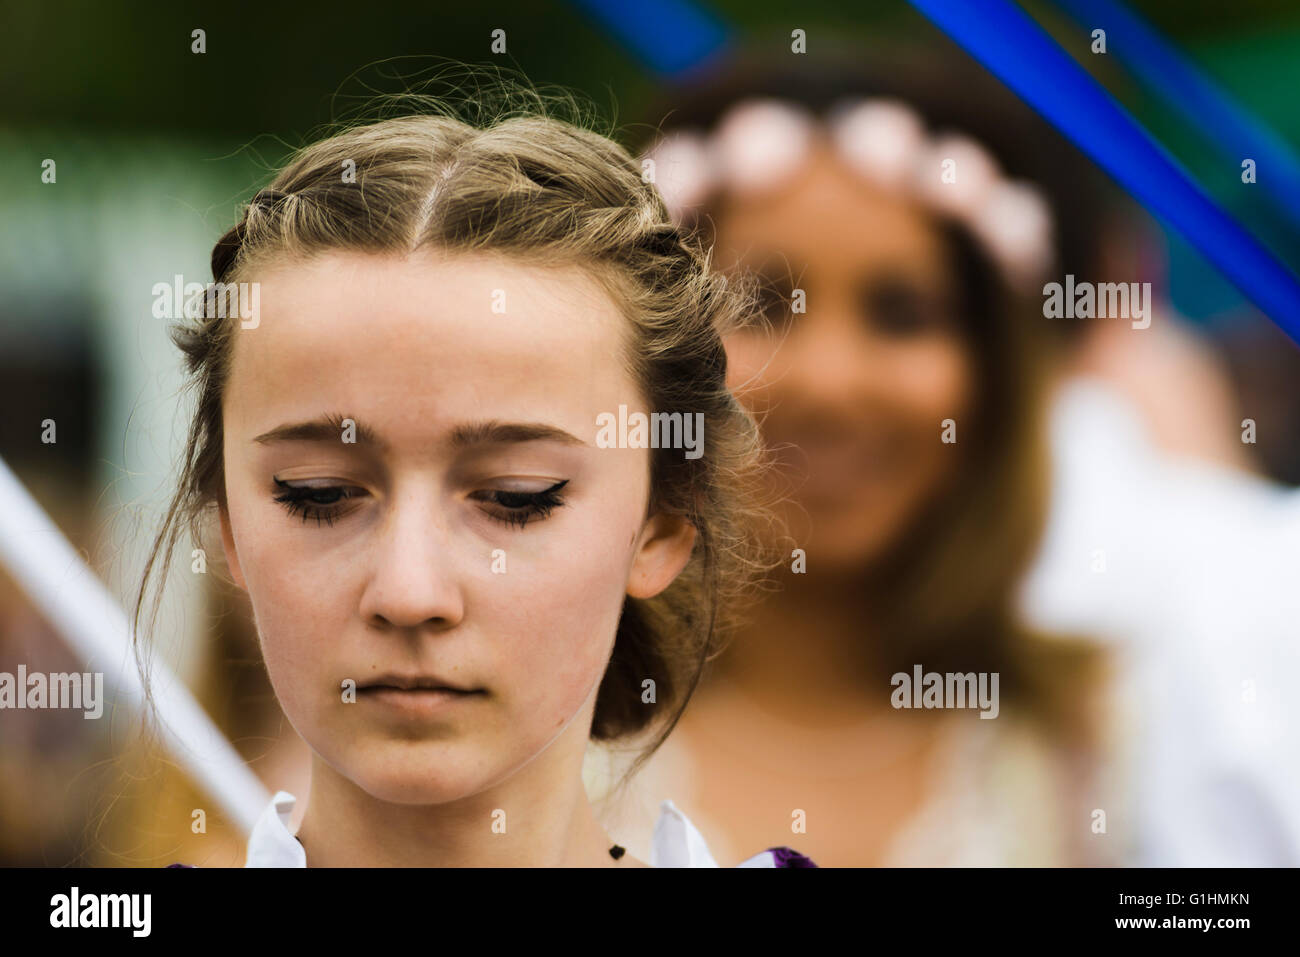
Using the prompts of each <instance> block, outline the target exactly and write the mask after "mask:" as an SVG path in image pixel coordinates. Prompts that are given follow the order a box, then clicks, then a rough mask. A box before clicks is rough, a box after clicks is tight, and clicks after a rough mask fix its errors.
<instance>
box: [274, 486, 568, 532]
mask: <svg viewBox="0 0 1300 957" xmlns="http://www.w3.org/2000/svg"><path fill="white" fill-rule="evenodd" d="M274 482H275V484H276V486H277V487H278V488H279V489H281V492H280V493H279V494H277V495H275V496H274V500H275V501H277V502H279V503H280V504H282V505H283V506H284V507H285V509H286V510H287V511H288V512H289V514H290V515H301V516H302V520H303V522H304V523H306V522H308V521H310V520H311V519H315V520H316V525H317V527H319V526H320V525H321V524H326V525H333V524H334V522H335V521H336V520H337V519H339V518H341V517H343V515H344V514H345V513H346V511H347V510H346V509H344V508H341V507H339V503H340V502H343V501H346V500H349V499H355V498H359V497H361V495H363V494H365V493H364V490H362V489H359V488H357V487H355V486H351V485H290V484H289V483H288V482H285V481H282V480H281V479H274ZM568 484H569V480H568V479H564V480H562V481H559V482H556V483H555V484H554V485H551V486H549V487H548V488H543V489H538V490H536V491H528V490H519V489H484V490H482V491H478V492H475V493H473V494H472V495H471V496H470V497H471V498H473V499H475V500H477V501H482V502H486V503H488V504H490V505H494V506H496V507H495V508H490V509H484V511H485V512H486V513H487V515H488V516H489V517H490V518H492V519H493V520H494V521H498V522H501V523H502V524H504V525H508V526H511V527H518V528H523V527H524V526H525V525H527V524H528V523H529V522H530V521H532V520H534V519H537V518H546V516H548V515H550V513H551V512H552V511H553V510H554V509H556V508H557V507H559V506H561V505H563V504H564V499H563V498H562V497H561V496H560V495H559V491H560V489H562V488H564V486H566V485H568Z"/></svg>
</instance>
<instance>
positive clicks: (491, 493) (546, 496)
mask: <svg viewBox="0 0 1300 957" xmlns="http://www.w3.org/2000/svg"><path fill="white" fill-rule="evenodd" d="M568 484H569V480H568V479H564V480H563V481H560V482H556V483H555V484H554V485H552V486H551V487H550V488H546V489H542V490H541V491H538V492H517V491H507V490H505V489H488V490H485V491H482V492H475V493H474V494H473V495H472V496H470V497H471V498H477V499H478V500H479V501H485V502H489V503H491V504H494V505H497V506H499V507H500V510H496V509H489V510H488V511H487V514H488V516H489V517H491V518H492V519H493V520H495V521H498V522H501V523H502V524H503V525H509V526H511V527H518V528H523V527H524V526H525V525H527V524H528V523H529V522H530V521H532V520H533V519H537V518H546V516H548V515H550V514H551V512H552V511H553V510H554V509H555V508H557V507H558V506H561V505H563V504H564V499H563V498H561V497H560V495H559V491H560V489H562V488H564V486H566V485H568Z"/></svg>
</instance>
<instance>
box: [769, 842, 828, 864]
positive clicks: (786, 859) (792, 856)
mask: <svg viewBox="0 0 1300 957" xmlns="http://www.w3.org/2000/svg"><path fill="white" fill-rule="evenodd" d="M768 851H770V852H771V854H772V857H774V858H775V859H776V866H777V867H816V866H817V865H816V864H814V863H813V862H812V861H811V860H810V859H809V858H806V857H804V856H803V855H802V854H800V853H799V852H798V851H796V850H794V848H790V847H769V848H768Z"/></svg>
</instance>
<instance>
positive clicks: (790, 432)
mask: <svg viewBox="0 0 1300 957" xmlns="http://www.w3.org/2000/svg"><path fill="white" fill-rule="evenodd" d="M714 219H715V221H716V223H717V231H718V249H719V263H720V265H723V266H724V267H725V266H730V265H734V264H736V263H740V264H743V265H745V266H748V267H750V268H754V269H756V270H758V271H760V272H766V273H768V274H769V276H770V277H771V278H772V280H773V282H774V284H775V285H776V286H777V288H778V289H779V290H780V291H781V292H783V293H784V294H785V296H786V298H784V299H783V300H782V301H780V302H778V303H773V305H774V307H775V308H774V309H773V310H772V311H773V318H774V319H776V320H777V321H778V329H777V333H776V335H774V336H768V335H764V334H761V333H756V332H745V333H741V334H738V335H735V336H732V337H730V338H729V340H728V342H727V353H728V357H729V359H730V368H729V372H730V374H731V383H732V386H733V388H737V389H740V388H741V387H742V386H744V387H745V392H744V394H742V398H743V399H744V400H745V401H746V402H747V403H748V404H750V405H751V406H752V407H753V408H754V411H755V412H757V413H760V414H761V415H762V416H763V417H764V418H763V432H764V437H765V439H766V440H767V442H768V443H769V444H770V445H771V446H773V447H774V448H775V449H776V450H777V451H778V453H779V454H780V455H781V456H783V457H784V458H785V459H786V463H785V464H786V466H787V467H788V468H787V469H786V472H787V474H789V475H791V476H792V477H793V479H794V481H795V484H796V487H795V489H794V491H793V500H794V503H795V507H791V508H789V509H787V513H786V518H787V521H788V522H789V524H790V527H791V528H792V530H793V531H794V533H795V534H796V536H797V537H799V538H800V539H801V540H802V541H809V542H810V547H812V548H814V549H815V550H816V553H817V554H818V556H820V557H819V559H818V561H819V562H820V563H821V564H822V567H823V568H830V567H835V566H839V567H842V568H857V567H860V566H861V565H862V564H863V563H867V562H871V561H872V560H875V559H877V558H879V557H880V556H881V555H882V554H884V553H887V552H888V551H889V550H890V549H891V548H893V547H894V546H895V545H896V544H897V542H898V541H899V540H900V538H901V537H902V535H903V534H905V531H906V529H907V527H908V525H909V523H910V522H912V521H913V520H914V519H915V518H916V517H917V516H918V515H919V514H920V513H921V512H922V510H923V509H924V508H925V507H926V506H927V505H928V503H930V502H931V501H933V500H934V499H935V498H936V496H937V495H938V494H939V492H940V490H941V488H942V487H943V486H944V485H945V484H946V483H948V482H950V481H951V480H952V478H953V475H954V473H955V471H956V468H957V461H958V460H957V454H956V450H957V449H958V448H959V446H954V445H952V444H945V443H944V442H942V441H941V436H942V432H943V429H944V425H943V423H944V420H946V419H952V420H953V421H954V422H956V423H958V424H959V425H958V430H959V434H960V428H961V426H960V423H962V422H964V421H966V419H967V417H968V416H969V414H970V413H971V412H972V410H973V404H974V393H975V381H974V378H975V374H974V361H973V357H972V353H971V350H970V347H969V345H968V344H967V342H966V341H965V338H964V336H963V334H962V332H961V323H960V321H959V320H960V317H959V316H958V314H957V313H956V312H955V310H954V308H953V302H954V300H955V298H956V288H955V280H954V277H953V276H952V272H951V267H950V265H949V260H948V255H947V252H946V248H945V245H944V240H943V237H942V234H941V233H940V231H939V229H938V227H937V226H936V224H935V222H934V220H933V219H931V218H930V216H929V215H928V214H927V213H925V212H923V211H922V210H921V209H919V208H918V207H916V206H915V205H913V204H912V203H911V202H910V201H909V200H907V199H906V198H903V197H899V196H896V195H893V194H891V193H889V192H886V191H884V190H881V189H879V188H876V187H874V186H873V185H872V184H870V183H869V182H868V181H866V180H864V179H863V178H862V177H861V176H859V175H858V174H856V173H854V172H853V171H852V170H850V169H849V168H848V167H846V166H845V165H844V164H843V163H842V161H840V160H839V158H838V157H837V156H835V155H834V154H833V153H832V152H831V151H830V150H829V149H828V148H825V147H819V148H817V149H815V150H813V151H812V153H811V154H810V158H809V160H808V162H807V163H806V164H805V166H804V167H803V168H802V169H801V170H800V172H799V175H798V176H796V177H793V178H792V181H791V185H789V186H788V187H787V188H785V189H783V190H780V191H779V192H776V193H774V194H772V195H762V196H754V197H738V198H734V197H733V198H732V199H731V200H730V201H728V202H727V203H726V204H725V205H724V206H723V207H722V208H721V209H719V210H717V211H716V213H715V216H714ZM791 274H793V277H794V280H795V281H794V285H795V286H796V287H797V288H801V289H803V290H804V292H805V294H806V296H807V301H806V312H805V313H801V314H798V315H794V316H793V317H790V316H789V313H790V299H789V294H790V293H791V291H792V290H791V282H790V279H789V278H788V277H790V276H791ZM782 317H785V318H786V319H788V321H789V325H788V328H783V327H782ZM961 447H964V446H961ZM810 529H811V530H810Z"/></svg>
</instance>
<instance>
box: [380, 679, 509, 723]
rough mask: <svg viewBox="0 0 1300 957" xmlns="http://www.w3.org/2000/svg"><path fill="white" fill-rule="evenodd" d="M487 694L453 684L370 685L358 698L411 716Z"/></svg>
mask: <svg viewBox="0 0 1300 957" xmlns="http://www.w3.org/2000/svg"><path fill="white" fill-rule="evenodd" d="M484 697H486V692H484V691H453V690H452V689H450V688H394V687H391V686H388V685H368V686H367V687H365V688H360V689H358V694H357V700H358V701H369V702H372V703H374V704H377V705H379V706H380V707H383V708H385V709H387V710H391V711H395V712H398V713H400V714H404V715H407V716H409V717H417V718H419V717H430V716H434V715H438V714H441V713H443V712H444V711H447V710H449V709H452V708H455V707H457V706H459V705H463V704H465V703H467V702H470V701H475V700H478V699H480V698H484Z"/></svg>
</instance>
